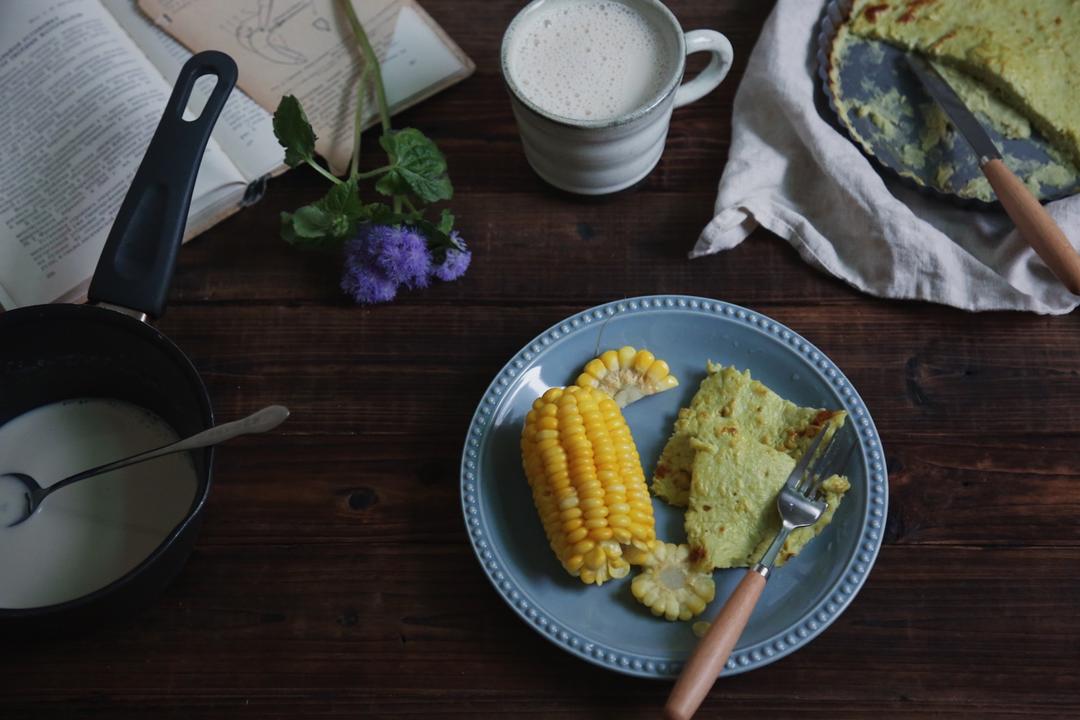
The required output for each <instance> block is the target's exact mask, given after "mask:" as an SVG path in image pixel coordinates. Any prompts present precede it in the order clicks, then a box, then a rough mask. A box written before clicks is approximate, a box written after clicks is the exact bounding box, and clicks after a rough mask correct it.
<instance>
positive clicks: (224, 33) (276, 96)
mask: <svg viewBox="0 0 1080 720" xmlns="http://www.w3.org/2000/svg"><path fill="white" fill-rule="evenodd" d="M352 1H353V7H354V8H355V9H356V12H357V15H358V16H359V18H360V22H361V24H362V25H363V26H364V30H365V32H366V33H367V35H368V37H369V39H370V40H371V43H372V45H373V46H374V47H375V52H376V54H377V56H378V57H379V59H380V64H381V66H382V71H383V76H384V78H385V80H386V92H387V101H388V102H389V103H390V105H391V106H392V110H394V111H396V110H401V109H403V108H404V107H407V106H408V105H411V104H412V103H414V102H417V101H418V100H420V99H422V98H424V97H426V96H427V95H430V94H431V93H433V92H436V91H438V90H439V89H441V88H443V87H445V86H446V85H449V84H450V83H452V82H455V81H457V80H459V79H461V78H463V77H465V76H467V75H468V74H469V73H470V72H472V70H473V68H474V65H473V64H472V61H471V60H469V58H468V57H467V56H466V55H465V54H464V53H462V52H461V50H460V48H458V47H457V46H456V45H454V43H453V42H452V41H451V40H450V39H449V38H448V37H447V36H446V35H445V33H443V32H442V31H441V29H440V28H439V27H438V25H436V24H435V22H434V21H433V20H431V18H430V17H429V16H428V15H427V14H426V13H425V12H424V11H423V10H422V9H421V8H420V7H419V6H418V5H417V4H416V3H415V2H414V1H413V0H352ZM139 7H140V8H142V9H143V10H144V11H145V12H146V13H147V14H148V15H149V16H150V17H151V18H153V19H154V21H155V22H157V23H158V24H160V25H162V26H163V27H164V28H165V29H166V30H167V31H168V32H169V33H170V34H171V35H173V36H174V37H176V38H177V39H179V40H180V42H182V43H183V44H184V45H186V46H187V47H188V48H190V49H192V50H196V51H198V50H204V49H208V48H215V49H218V50H223V51H224V52H227V53H229V54H230V55H232V56H233V57H234V58H235V59H236V62H237V65H239V67H240V80H239V84H240V87H241V88H243V89H244V91H245V92H247V93H248V94H249V95H250V96H251V97H252V98H253V99H254V100H255V101H256V102H258V103H259V104H260V105H262V106H263V107H264V108H266V109H267V110H270V111H273V110H274V109H275V108H276V107H277V104H278V102H279V101H280V100H281V97H282V96H283V95H290V94H291V95H295V96H296V97H297V98H298V99H299V100H300V102H301V104H302V105H303V106H304V111H305V113H306V114H307V116H308V119H309V120H310V121H311V124H312V126H313V127H314V129H315V134H316V135H317V136H318V140H317V141H316V145H315V147H316V150H317V151H318V152H319V154H320V155H322V156H323V157H325V158H326V159H327V162H328V163H329V165H330V167H331V169H332V170H333V171H334V172H335V173H337V174H339V175H340V174H342V173H344V172H345V170H346V168H347V167H348V162H349V157H350V153H351V151H352V136H353V115H354V108H355V106H356V93H357V87H356V85H357V80H358V78H359V76H360V71H361V69H362V68H363V61H362V60H361V58H360V54H359V51H358V50H357V47H356V41H355V39H354V38H353V36H352V31H351V30H350V29H349V26H348V20H347V18H346V17H345V13H344V10H343V8H342V7H341V4H340V3H339V2H336V0H237V1H236V2H229V3H221V2H217V1H216V0H139ZM365 109H366V113H365V115H366V119H365V122H364V125H365V126H368V125H371V124H372V123H373V122H374V120H375V118H376V116H377V111H376V108H375V103H374V102H373V101H369V102H367V103H366V108H365Z"/></svg>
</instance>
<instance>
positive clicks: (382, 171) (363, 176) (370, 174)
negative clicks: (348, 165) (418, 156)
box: [353, 165, 394, 180]
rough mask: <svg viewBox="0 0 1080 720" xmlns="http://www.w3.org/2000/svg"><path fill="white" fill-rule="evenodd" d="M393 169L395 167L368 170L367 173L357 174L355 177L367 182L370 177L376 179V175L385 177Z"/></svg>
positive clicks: (386, 166) (385, 166)
mask: <svg viewBox="0 0 1080 720" xmlns="http://www.w3.org/2000/svg"><path fill="white" fill-rule="evenodd" d="M392 167H394V166H393V165H383V166H382V167H377V168H375V169H374V170H368V171H367V172H362V173H356V174H355V175H353V177H356V178H360V179H361V180H366V179H367V178H369V177H375V176H376V175H383V174H385V173H386V172H387V171H389V170H390V168H392Z"/></svg>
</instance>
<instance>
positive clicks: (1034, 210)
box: [982, 159, 1080, 295]
mask: <svg viewBox="0 0 1080 720" xmlns="http://www.w3.org/2000/svg"><path fill="white" fill-rule="evenodd" d="M982 171H983V174H985V175H986V179H987V180H989V181H990V186H991V187H993V188H994V192H995V193H997V196H998V200H1000V201H1001V206H1002V207H1003V208H1005V212H1007V213H1008V214H1009V217H1010V218H1012V221H1013V222H1014V223H1016V229H1017V230H1019V231H1020V235H1022V236H1023V238H1024V240H1026V241H1027V242H1028V244H1029V245H1031V247H1032V248H1034V249H1035V252H1036V253H1038V255H1039V257H1040V258H1042V260H1043V262H1044V263H1046V266H1047V267H1048V268H1050V271H1051V272H1052V273H1054V275H1056V276H1057V278H1058V280H1060V281H1061V284H1062V285H1064V286H1065V287H1067V288H1068V289H1069V292H1071V293H1073V294H1074V295H1080V255H1078V254H1077V252H1076V250H1075V249H1073V246H1072V244H1071V243H1069V239H1068V238H1067V237H1065V233H1063V232H1062V231H1061V228H1060V227H1058V225H1057V223H1056V222H1054V219H1053V218H1052V217H1050V213H1048V212H1046V208H1044V207H1043V206H1042V205H1040V204H1039V201H1038V200H1036V199H1035V196H1034V195H1032V194H1031V191H1029V190H1028V189H1027V186H1026V185H1024V183H1023V182H1022V181H1021V180H1020V178H1018V177H1016V175H1014V174H1013V172H1012V171H1011V170H1009V168H1008V167H1006V165H1005V163H1003V162H1002V161H1001V160H999V159H994V160H990V161H988V162H987V163H986V164H984V165H983V166H982Z"/></svg>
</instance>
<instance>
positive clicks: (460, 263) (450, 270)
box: [432, 230, 472, 282]
mask: <svg viewBox="0 0 1080 720" xmlns="http://www.w3.org/2000/svg"><path fill="white" fill-rule="evenodd" d="M450 237H451V238H453V240H454V242H455V243H457V246H458V248H461V249H460V250H459V249H457V248H450V249H449V250H447V251H446V259H445V260H443V261H442V263H441V264H439V265H436V266H435V268H434V269H433V270H432V272H433V274H434V275H435V277H437V278H439V279H440V280H442V281H443V282H450V281H451V280H457V279H458V278H459V277H461V276H462V275H464V274H465V271H466V270H468V269H469V263H470V262H471V261H472V253H471V252H469V250H468V249H467V248H466V246H465V241H464V240H462V239H461V235H459V234H458V232H457V230H454V231H452V232H451V233H450Z"/></svg>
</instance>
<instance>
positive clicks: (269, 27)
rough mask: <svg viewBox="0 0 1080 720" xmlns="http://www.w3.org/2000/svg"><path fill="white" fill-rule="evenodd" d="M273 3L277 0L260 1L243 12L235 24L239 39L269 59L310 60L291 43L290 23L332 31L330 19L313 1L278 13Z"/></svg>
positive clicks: (291, 62)
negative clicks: (252, 8)
mask: <svg viewBox="0 0 1080 720" xmlns="http://www.w3.org/2000/svg"><path fill="white" fill-rule="evenodd" d="M274 5H275V0H258V4H257V7H256V8H255V9H254V10H251V11H249V12H248V13H247V14H244V15H241V17H240V20H239V23H238V24H237V26H236V42H237V43H239V45H240V47H242V48H245V49H247V50H249V51H250V52H252V53H254V54H256V55H258V56H259V57H260V58H262V59H263V60H266V61H267V62H272V63H277V64H280V65H303V64H305V63H307V61H308V57H307V55H305V54H304V53H303V52H301V51H299V50H296V49H294V48H293V47H291V46H290V42H289V40H288V34H289V33H288V31H289V27H290V25H292V24H294V23H302V22H309V23H310V24H311V26H312V27H314V28H315V29H316V30H319V31H322V32H330V31H331V30H332V29H333V28H332V27H331V25H330V21H329V20H327V19H326V18H325V17H322V16H321V15H320V14H319V11H318V8H316V7H315V5H314V4H313V3H311V2H298V3H293V4H291V5H287V6H286V7H285V9H284V10H282V11H281V12H280V13H277V14H275V13H274ZM296 44H297V43H295V42H293V43H291V45H296Z"/></svg>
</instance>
